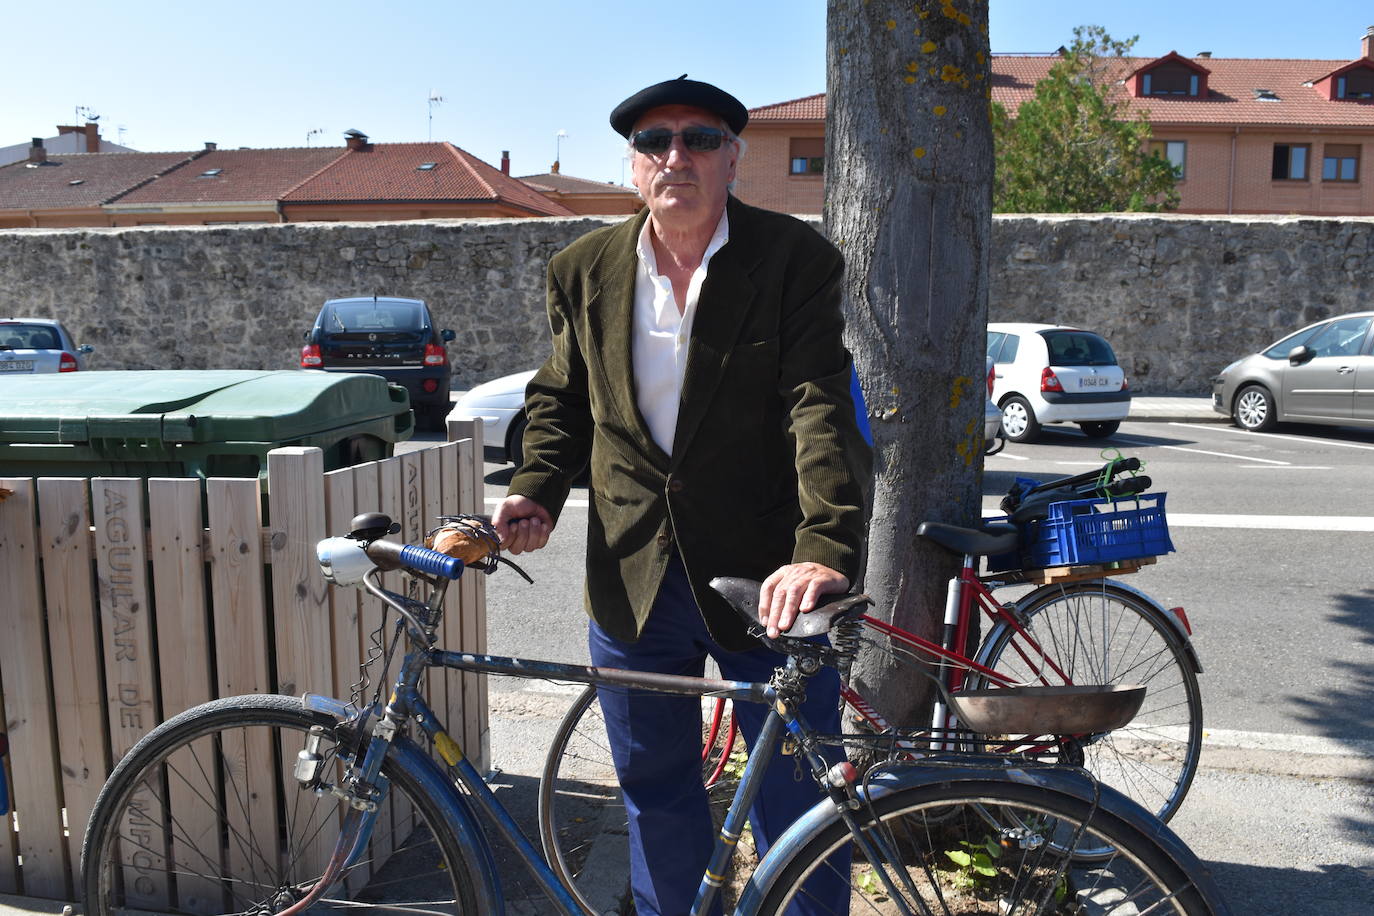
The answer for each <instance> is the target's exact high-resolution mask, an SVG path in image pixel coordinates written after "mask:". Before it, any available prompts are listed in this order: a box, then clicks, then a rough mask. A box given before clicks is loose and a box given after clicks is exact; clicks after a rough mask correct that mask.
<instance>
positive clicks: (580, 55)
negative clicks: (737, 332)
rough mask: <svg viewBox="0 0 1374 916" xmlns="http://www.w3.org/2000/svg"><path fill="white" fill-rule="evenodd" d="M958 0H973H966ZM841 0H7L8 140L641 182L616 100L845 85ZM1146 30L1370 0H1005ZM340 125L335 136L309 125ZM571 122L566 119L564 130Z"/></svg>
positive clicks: (1044, 29) (1198, 26)
mask: <svg viewBox="0 0 1374 916" xmlns="http://www.w3.org/2000/svg"><path fill="white" fill-rule="evenodd" d="M956 2H958V3H962V2H969V0H956ZM825 15H826V14H825V3H824V2H822V0H696V2H694V3H689V4H679V5H674V4H655V3H650V2H645V0H640V2H636V3H629V2H624V0H590V2H579V3H573V2H553V0H481V2H466V0H464V2H458V0H449V2H441V0H410V2H408V3H388V2H379V0H365V2H362V0H333V2H317V0H274V2H265V0H231V2H226V3H204V2H177V3H172V2H154V0H122V2H112V0H59V2H55V3H44V2H28V3H15V4H14V5H12V6H10V7H9V8H8V9H7V10H6V13H5V16H4V32H3V37H0V50H2V51H3V53H0V59H3V60H5V62H6V73H7V77H6V80H5V84H6V85H5V89H4V91H3V95H0V146H8V145H10V144H14V143H23V142H26V141H27V140H28V139H29V138H30V137H35V136H51V135H53V134H54V133H55V132H56V131H55V126H56V125H57V124H59V123H64V124H65V123H72V122H74V121H75V120H76V119H77V112H76V109H77V107H78V106H84V107H86V108H88V109H90V110H92V111H94V112H96V113H98V114H99V115H100V124H101V128H102V134H103V135H104V136H105V137H106V138H107V139H109V140H113V141H116V142H119V138H120V136H121V128H122V129H123V130H122V136H123V142H124V144H125V145H126V146H131V147H133V148H135V149H139V150H189V149H199V148H200V147H201V146H202V145H203V144H204V143H205V141H207V140H209V141H214V142H216V143H218V144H219V145H220V147H221V148H232V147H239V146H251V147H285V146H306V145H315V146H321V145H328V146H339V145H342V142H343V140H342V134H343V131H345V130H348V129H349V128H357V129H359V130H361V131H363V132H365V133H367V134H368V135H369V136H370V137H372V139H373V140H374V141H377V142H402V141H416V140H425V139H427V138H428V137H429V136H430V130H431V124H430V120H429V113H430V111H431V106H430V105H429V104H428V103H427V99H428V98H429V95H430V93H431V90H434V91H437V92H438V93H439V94H440V95H442V96H443V98H444V101H443V102H442V103H438V104H436V105H434V106H432V111H433V123H432V130H433V138H434V139H436V140H450V141H452V142H453V143H455V144H457V145H458V146H461V147H463V148H464V149H467V150H468V151H470V152H472V153H474V154H475V155H477V156H479V157H481V158H482V159H485V160H486V161H487V162H490V163H492V164H493V165H497V164H499V162H500V158H501V151H502V150H510V153H511V159H512V171H513V173H514V174H517V175H527V174H532V173H537V172H544V171H547V170H548V168H549V165H550V163H551V162H552V161H553V159H554V156H555V154H556V152H560V149H561V160H562V166H563V171H564V172H565V173H567V174H570V175H576V176H579V177H583V178H590V179H593V180H597V181H614V182H619V181H621V179H622V177H623V175H624V167H623V164H622V152H623V150H624V142H623V141H621V140H620V139H619V138H618V137H617V136H616V135H615V134H614V133H613V132H612V131H611V129H610V127H609V126H608V125H607V123H606V117H607V114H608V113H609V111H610V109H611V108H612V107H613V106H614V105H615V104H616V103H617V102H619V101H620V100H621V99H622V98H624V97H625V96H627V95H629V94H630V93H631V92H633V91H635V90H637V89H639V88H641V87H643V86H646V85H648V84H650V83H654V82H658V81H659V80H663V79H671V78H673V77H676V76H678V75H679V74H682V73H688V74H690V75H691V76H693V77H695V78H699V79H706V80H709V81H711V82H714V83H718V84H719V85H721V86H723V87H725V88H727V89H728V90H730V91H731V92H733V93H734V94H735V95H737V96H738V97H739V98H740V99H741V100H742V101H743V102H744V104H745V105H747V106H749V107H754V106H758V105H767V104H771V103H773V102H780V101H785V100H787V99H793V98H798V97H800V96H805V95H811V94H812V93H816V92H821V91H823V90H824V89H825ZM1083 24H1097V25H1102V26H1105V27H1106V28H1107V30H1108V31H1109V32H1110V33H1111V34H1112V35H1113V36H1114V37H1116V38H1126V37H1129V36H1131V35H1139V36H1140V40H1139V42H1138V43H1137V45H1136V53H1138V54H1147V55H1158V54H1164V53H1167V52H1168V51H1170V50H1177V51H1178V52H1179V53H1181V54H1185V55H1191V54H1194V53H1196V52H1198V51H1211V52H1212V53H1213V55H1214V56H1216V57H1302V58H1329V59H1333V60H1351V59H1353V58H1355V57H1356V56H1357V55H1358V53H1359V48H1360V38H1361V37H1362V36H1363V35H1364V31H1365V28H1366V27H1367V26H1369V25H1374V7H1370V5H1369V4H1368V2H1355V0H1325V2H1322V3H1313V4H1309V5H1308V6H1305V7H1303V6H1294V5H1293V4H1292V3H1287V2H1285V3H1279V2H1275V0H1248V2H1247V0H1186V2H1183V0H1156V2H1154V3H1150V4H1140V3H1134V2H1121V0H1063V2H1055V0H1045V2H1034V0H992V11H991V30H992V50H993V51H994V52H1025V51H1052V50H1054V49H1055V48H1056V47H1058V46H1059V45H1061V44H1067V43H1068V41H1069V40H1070V38H1071V36H1072V30H1073V27H1074V26H1076V25H1083ZM316 129H320V130H322V131H323V133H322V134H319V135H317V136H311V137H310V138H309V141H307V134H308V133H309V132H310V131H312V130H316ZM559 131H566V132H567V136H566V138H564V139H563V140H562V142H561V144H560V143H559V141H558V138H557V135H558V132H559Z"/></svg>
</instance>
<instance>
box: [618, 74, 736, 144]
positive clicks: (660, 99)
mask: <svg viewBox="0 0 1374 916" xmlns="http://www.w3.org/2000/svg"><path fill="white" fill-rule="evenodd" d="M663 105H690V106H692V107H693V108H701V109H704V110H706V111H709V112H711V113H712V114H717V115H720V119H721V120H722V121H724V122H725V123H726V124H727V125H729V127H730V129H731V130H732V131H734V132H735V133H739V132H740V131H742V130H744V125H745V124H747V123H748V121H749V110H748V109H747V108H745V107H744V106H743V105H742V104H740V100H739V99H737V98H735V97H734V96H733V95H731V94H730V93H728V92H726V91H725V90H724V89H718V88H716V87H715V86H712V85H711V84H710V83H702V82H698V81H697V80H689V79H688V78H687V74H685V73H684V74H682V75H681V76H679V77H678V78H677V79H675V80H666V81H664V82H662V83H655V84H654V85H652V86H650V87H649V88H648V89H641V90H639V91H638V92H636V93H635V94H634V95H632V96H630V97H629V98H628V99H626V100H625V101H623V102H621V103H620V104H619V105H617V106H615V110H614V111H612V112H611V127H613V128H615V132H616V133H618V134H620V135H621V136H622V137H626V138H628V137H629V136H630V131H632V130H634V126H635V122H636V121H638V120H639V119H640V118H641V117H642V116H643V115H644V113H645V112H646V111H649V110H650V109H653V108H659V107H661V106H663Z"/></svg>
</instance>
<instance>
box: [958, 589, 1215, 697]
mask: <svg viewBox="0 0 1374 916" xmlns="http://www.w3.org/2000/svg"><path fill="white" fill-rule="evenodd" d="M1104 583H1105V584H1106V586H1107V588H1108V589H1109V590H1116V591H1122V592H1125V593H1126V594H1127V595H1129V596H1130V597H1132V598H1134V599H1136V600H1137V601H1139V602H1140V603H1141V604H1143V605H1145V606H1146V607H1149V608H1151V609H1152V610H1154V611H1155V613H1157V614H1158V615H1159V617H1160V619H1162V620H1163V621H1164V622H1165V623H1167V624H1168V625H1169V631H1170V632H1172V633H1173V634H1174V636H1176V637H1178V642H1179V644H1180V645H1181V646H1183V652H1184V654H1185V655H1187V656H1188V663H1189V664H1190V665H1192V666H1193V672H1194V673H1195V674H1201V673H1202V660H1201V659H1200V658H1199V657H1198V654H1197V647H1196V646H1194V645H1193V637H1192V636H1190V635H1188V631H1187V629H1185V628H1184V626H1183V622H1182V621H1181V620H1179V619H1178V617H1177V616H1175V615H1174V614H1172V613H1171V612H1170V611H1169V610H1168V609H1167V608H1166V607H1164V605H1162V604H1160V603H1159V602H1158V601H1156V600H1155V599H1154V598H1152V597H1150V596H1149V595H1147V594H1146V593H1145V592H1142V591H1141V590H1140V589H1138V588H1134V587H1132V586H1130V585H1126V584H1125V583H1123V582H1117V581H1115V580H1113V581H1111V582H1107V581H1106V580H1104V579H1092V580H1085V581H1084V582H1082V583H1075V586H1079V585H1080V584H1081V585H1089V586H1094V587H1100V586H1101V585H1103V584H1104ZM1062 588H1063V586H1059V585H1042V586H1040V587H1039V588H1037V589H1036V590H1035V591H1033V592H1031V593H1030V594H1028V595H1026V596H1025V597H1023V598H1021V599H1019V600H1018V601H1017V602H1016V603H1017V605H1018V606H1020V605H1024V606H1029V605H1030V603H1031V602H1032V601H1035V600H1038V599H1039V597H1040V594H1041V593H1042V592H1045V593H1049V594H1059V593H1060V590H1061V589H1062ZM1002 629H1006V624H1004V623H999V624H997V625H996V626H994V627H993V628H992V629H991V630H989V631H988V635H987V637H985V638H984V639H983V645H982V646H980V647H979V649H978V657H977V658H976V659H975V661H977V662H978V663H979V664H980V665H986V664H987V658H986V656H985V655H984V652H985V651H986V650H987V649H989V648H990V647H991V646H992V644H993V642H994V640H993V638H992V636H993V634H994V633H997V632H998V631H999V630H1002Z"/></svg>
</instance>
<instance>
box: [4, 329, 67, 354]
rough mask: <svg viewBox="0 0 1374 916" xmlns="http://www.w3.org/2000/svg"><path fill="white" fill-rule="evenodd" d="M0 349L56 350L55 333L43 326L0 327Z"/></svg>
mask: <svg viewBox="0 0 1374 916" xmlns="http://www.w3.org/2000/svg"><path fill="white" fill-rule="evenodd" d="M0 349H3V350H57V349H61V345H60V344H59V343H58V342H57V332H56V331H54V330H53V329H52V328H50V327H48V326H47V325H43V324H3V325H0Z"/></svg>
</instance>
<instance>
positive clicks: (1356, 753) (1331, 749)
mask: <svg viewBox="0 0 1374 916" xmlns="http://www.w3.org/2000/svg"><path fill="white" fill-rule="evenodd" d="M1202 743H1203V745H1204V746H1206V745H1211V746H1213V747H1235V748H1244V749H1250V750H1265V751H1287V752H1289V753H1293V754H1322V755H1327V756H1335V757H1362V758H1366V759H1368V758H1370V757H1374V741H1369V740H1367V739H1364V738H1326V737H1323V736H1321V735H1285V734H1275V733H1272V732H1246V731H1234V730H1231V729H1225V728H1207V729H1203V732H1202Z"/></svg>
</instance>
